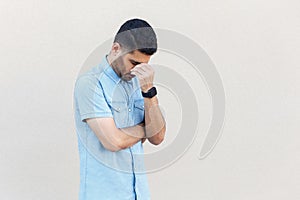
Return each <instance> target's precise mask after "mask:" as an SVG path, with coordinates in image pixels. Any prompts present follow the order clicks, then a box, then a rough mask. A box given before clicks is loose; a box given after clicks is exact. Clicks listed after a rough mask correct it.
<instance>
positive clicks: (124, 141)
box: [117, 123, 145, 149]
mask: <svg viewBox="0 0 300 200" xmlns="http://www.w3.org/2000/svg"><path fill="white" fill-rule="evenodd" d="M117 134H118V138H119V144H120V145H119V146H120V148H121V149H125V148H128V147H131V146H132V145H134V144H135V143H137V142H139V141H140V140H141V139H142V138H145V126H144V124H143V123H141V124H138V125H135V126H130V127H126V128H122V129H118V133H117Z"/></svg>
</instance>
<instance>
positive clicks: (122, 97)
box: [74, 56, 150, 200]
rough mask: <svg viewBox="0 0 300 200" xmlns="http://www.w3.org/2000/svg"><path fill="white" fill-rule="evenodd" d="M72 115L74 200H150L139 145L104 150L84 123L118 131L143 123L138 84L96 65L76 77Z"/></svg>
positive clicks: (134, 80) (104, 59) (103, 62)
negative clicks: (94, 121)
mask: <svg viewBox="0 0 300 200" xmlns="http://www.w3.org/2000/svg"><path fill="white" fill-rule="evenodd" d="M74 111H75V124H76V133H77V136H78V149H79V157H80V191H79V200H135V199H137V200H149V199H150V193H149V188H148V180H147V176H146V173H145V166H144V150H143V145H142V143H141V141H139V142H138V143H136V144H135V145H133V146H132V147H129V148H127V149H123V150H120V151H117V152H112V151H109V150H107V149H105V148H104V147H103V145H102V144H101V142H100V141H99V139H98V138H97V137H96V135H95V134H94V133H93V131H92V130H91V128H90V127H89V126H88V124H87V123H86V122H85V121H84V120H85V119H87V118H95V117H113V118H114V121H115V123H116V126H117V128H124V127H129V126H134V125H136V124H138V123H140V122H142V121H143V119H144V99H143V97H142V95H141V90H140V86H139V82H138V80H137V78H136V77H135V78H133V79H132V80H131V81H123V80H122V79H120V77H119V76H118V75H117V74H116V73H115V72H114V70H113V69H112V67H111V66H110V65H109V64H108V62H107V59H106V56H105V57H104V58H103V60H102V61H101V63H100V64H99V65H98V66H96V67H93V68H92V69H90V70H89V71H87V72H85V73H84V74H82V75H80V76H79V77H78V78H77V80H76V83H75V89H74Z"/></svg>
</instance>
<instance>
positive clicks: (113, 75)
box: [102, 55, 121, 83]
mask: <svg viewBox="0 0 300 200" xmlns="http://www.w3.org/2000/svg"><path fill="white" fill-rule="evenodd" d="M102 63H103V65H104V66H105V69H104V73H105V74H106V75H107V76H109V77H110V78H111V79H112V80H113V81H114V82H115V83H118V82H119V81H120V80H121V78H120V77H119V76H118V75H117V74H116V72H115V71H114V70H113V68H112V66H111V65H110V64H109V63H108V61H107V55H105V56H104V58H103V60H102Z"/></svg>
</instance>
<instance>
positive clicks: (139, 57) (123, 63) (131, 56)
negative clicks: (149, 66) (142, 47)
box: [115, 50, 151, 81]
mask: <svg viewBox="0 0 300 200" xmlns="http://www.w3.org/2000/svg"><path fill="white" fill-rule="evenodd" d="M150 57H151V56H150V55H146V54H143V53H141V52H140V51H138V50H135V51H133V52H132V53H127V54H124V55H122V56H120V57H119V58H118V59H117V60H116V62H115V68H116V71H117V73H118V74H119V76H120V77H121V79H123V80H124V81H130V80H131V79H132V78H133V77H134V75H131V72H130V70H131V69H133V68H134V67H135V66H136V65H138V64H140V63H148V62H149V60H150Z"/></svg>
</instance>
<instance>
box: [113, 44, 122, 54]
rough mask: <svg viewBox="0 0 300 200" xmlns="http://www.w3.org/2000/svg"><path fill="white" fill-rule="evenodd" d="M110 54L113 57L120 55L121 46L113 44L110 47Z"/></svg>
mask: <svg viewBox="0 0 300 200" xmlns="http://www.w3.org/2000/svg"><path fill="white" fill-rule="evenodd" d="M111 52H112V53H113V55H114V56H118V55H119V54H120V53H121V45H120V44H119V43H117V42H114V43H113V45H112V47H111Z"/></svg>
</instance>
